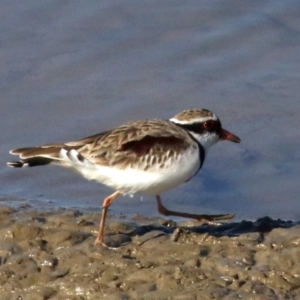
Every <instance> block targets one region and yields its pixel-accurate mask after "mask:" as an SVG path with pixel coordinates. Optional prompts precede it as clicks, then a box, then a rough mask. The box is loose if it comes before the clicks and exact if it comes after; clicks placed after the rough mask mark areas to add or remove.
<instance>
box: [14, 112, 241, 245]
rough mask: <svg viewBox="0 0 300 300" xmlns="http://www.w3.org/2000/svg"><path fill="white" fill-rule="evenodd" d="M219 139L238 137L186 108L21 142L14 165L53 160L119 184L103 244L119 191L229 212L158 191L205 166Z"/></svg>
mask: <svg viewBox="0 0 300 300" xmlns="http://www.w3.org/2000/svg"><path fill="white" fill-rule="evenodd" d="M219 140H228V141H232V142H235V143H239V142H240V139H239V138H238V137H237V136H235V135H233V134H232V133H230V132H228V131H227V130H225V129H223V128H222V125H221V122H220V120H219V119H218V117H217V116H216V115H215V114H213V113H212V112H210V111H209V110H206V109H192V110H185V111H183V112H181V113H179V114H177V115H176V116H175V117H173V118H172V119H170V120H160V119H154V120H142V121H136V122H130V123H127V124H125V125H122V126H120V127H117V128H115V129H112V130H108V131H105V132H102V133H99V134H96V135H93V136H90V137H87V138H84V139H81V140H77V141H73V142H68V143H64V144H49V145H43V146H39V147H28V148H18V149H14V150H11V151H10V153H11V154H14V155H19V156H20V160H19V161H14V162H8V165H9V166H10V167H15V168H20V167H35V166H41V165H48V164H50V163H53V164H58V165H61V166H65V167H69V168H71V169H73V170H75V171H77V172H78V173H80V174H81V175H82V176H84V177H85V178H87V179H89V180H96V181H98V182H101V183H103V184H105V185H107V186H109V187H111V188H112V189H114V190H115V192H114V193H113V194H111V195H110V196H108V197H107V198H105V199H104V201H103V206H102V215H101V220H100V226H99V233H98V236H97V238H96V241H95V244H102V245H104V246H105V243H104V240H103V237H104V224H105V219H106V214H107V209H108V208H109V206H110V204H111V203H112V202H113V200H114V199H116V198H117V197H118V196H119V195H121V194H134V193H139V194H144V195H153V196H155V197H156V201H157V206H158V211H159V212H160V213H161V214H163V215H168V216H170V215H173V216H180V217H187V218H193V219H197V220H201V219H206V220H210V221H212V220H224V219H231V218H233V217H234V215H232V214H225V215H197V214H189V213H182V212H175V211H171V210H168V209H167V208H165V207H164V206H163V204H162V202H161V198H160V194H161V193H163V192H165V191H168V190H170V189H172V188H175V187H176V186H178V185H180V184H182V183H184V182H186V181H188V180H190V179H191V178H192V177H193V176H195V175H196V174H197V173H198V171H199V170H200V169H201V167H202V165H203V162H204V159H205V156H206V153H207V150H208V148H209V147H210V146H212V145H213V144H215V143H216V142H218V141H219Z"/></svg>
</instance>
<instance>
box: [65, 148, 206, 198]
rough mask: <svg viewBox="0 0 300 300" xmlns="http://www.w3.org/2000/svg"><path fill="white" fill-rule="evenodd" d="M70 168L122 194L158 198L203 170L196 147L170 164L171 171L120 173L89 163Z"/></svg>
mask: <svg viewBox="0 0 300 300" xmlns="http://www.w3.org/2000/svg"><path fill="white" fill-rule="evenodd" d="M71 167H73V168H75V169H76V170H77V171H78V172H80V173H81V174H82V175H83V176H84V177H85V178H87V179H89V180H96V181H98V182H101V183H103V184H105V185H107V186H109V187H111V188H113V189H114V190H119V191H121V192H122V193H128V194H134V193H140V194H145V195H159V194H161V193H163V192H165V191H167V190H170V189H172V188H174V187H176V186H178V185H180V184H182V183H184V182H186V181H187V180H189V179H190V178H191V177H193V176H194V175H195V173H196V172H197V171H198V169H199V167H200V161H199V150H198V149H197V148H196V147H195V148H191V149H190V150H188V151H187V152H186V153H185V154H184V155H182V156H180V157H179V158H178V159H177V160H176V161H172V163H169V166H168V168H158V167H153V168H151V169H148V170H147V171H142V170H138V169H133V168H130V169H124V170H120V169H117V168H112V167H104V166H99V165H94V164H92V163H90V162H89V161H86V162H83V163H80V164H78V165H77V164H74V161H73V162H72V165H71Z"/></svg>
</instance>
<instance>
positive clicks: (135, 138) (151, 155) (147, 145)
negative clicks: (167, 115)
mask: <svg viewBox="0 0 300 300" xmlns="http://www.w3.org/2000/svg"><path fill="white" fill-rule="evenodd" d="M191 144H192V145H194V147H197V145H196V142H195V141H193V139H192V138H191V137H190V136H189V135H188V133H187V132H186V131H185V130H183V129H181V128H180V127H178V126H176V125H175V124H173V123H172V122H170V121H167V120H146V121H137V122H131V123H127V124H125V125H123V126H120V127H117V128H116V129H113V130H110V131H106V132H102V133H99V134H96V135H93V136H89V137H86V138H83V139H80V140H77V141H72V142H68V143H65V144H51V145H43V146H39V147H31V148H19V149H14V150H12V151H11V152H10V153H11V154H15V155H20V158H21V161H19V162H11V163H9V165H11V166H16V167H20V166H22V165H23V164H25V163H26V164H27V165H29V166H35V165H42V164H48V163H51V162H52V161H54V162H58V163H63V161H61V158H60V157H59V152H60V150H61V149H65V150H67V151H70V150H72V149H75V150H76V151H78V152H79V153H80V154H81V155H82V156H83V157H84V158H86V159H87V160H89V161H90V162H92V163H95V164H100V165H104V166H114V167H116V168H120V169H124V168H126V167H127V166H131V167H133V168H135V167H138V168H139V169H144V170H145V169H147V168H149V167H151V166H153V165H154V164H158V165H159V166H160V167H163V166H165V164H167V163H170V162H171V161H172V160H173V159H178V157H179V156H180V155H181V153H182V152H183V151H184V150H185V149H187V147H189V146H190V145H191ZM41 158H43V159H41Z"/></svg>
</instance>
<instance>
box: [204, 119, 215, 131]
mask: <svg viewBox="0 0 300 300" xmlns="http://www.w3.org/2000/svg"><path fill="white" fill-rule="evenodd" d="M203 127H204V128H205V129H206V130H212V129H214V127H215V122H214V121H211V120H210V121H206V122H204V124H203Z"/></svg>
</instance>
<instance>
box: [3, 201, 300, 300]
mask: <svg viewBox="0 0 300 300" xmlns="http://www.w3.org/2000/svg"><path fill="white" fill-rule="evenodd" d="M99 217H100V216H99V213H95V214H92V213H84V212H82V211H79V210H69V209H53V210H47V211H36V210H34V209H31V208H30V207H29V208H22V209H14V208H11V207H9V206H0V261H1V265H0V294H1V299H3V300H6V299H31V300H35V299H74V300H75V299H76V300H77V299H112V300H113V299H180V300H183V299H184V300H190V299H191V300H192V299H197V300H198V299H199V300H200V299H201V300H202V299H204V300H205V299H255V300H259V299H261V300H263V299H264V300H265V299H272V300H273V299H299V298H300V264H299V257H300V225H299V223H297V222H292V221H282V220H273V219H271V218H269V217H264V218H261V219H259V220H257V221H255V222H252V221H242V222H230V223H222V224H221V223H220V224H207V223H202V224H200V223H199V222H196V221H186V222H181V223H175V222H174V221H172V220H167V219H157V218H146V217H142V216H136V217H135V218H132V219H127V218H125V217H124V219H120V218H118V219H116V218H115V217H114V216H109V218H108V220H107V229H106V241H107V242H108V243H111V244H112V245H114V246H120V244H123V245H121V246H120V247H118V248H117V249H115V250H111V249H107V248H105V247H101V246H94V239H95V236H96V233H97V230H98V222H99Z"/></svg>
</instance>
